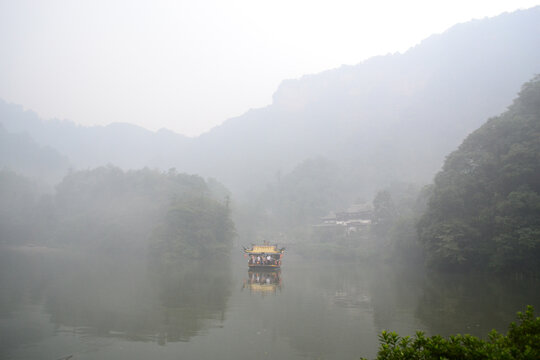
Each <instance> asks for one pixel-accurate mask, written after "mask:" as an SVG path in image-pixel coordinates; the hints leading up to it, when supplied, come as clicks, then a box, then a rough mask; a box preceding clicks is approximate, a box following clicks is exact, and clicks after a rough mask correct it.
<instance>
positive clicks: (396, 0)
mask: <svg viewBox="0 0 540 360" xmlns="http://www.w3.org/2000/svg"><path fill="white" fill-rule="evenodd" d="M537 4H540V0H504V1H502V0H491V1H476V0H467V1H463V0H451V1H437V0H408V1H402V0H377V1H375V0H373V1H361V0H356V1H345V0H332V1H330V0H327V1H316V0H299V1H295V0H286V1H285V0H272V1H259V0H222V1H219V0H192V1H182V0H177V1H172V0H171V1H167V0H151V1H150V0H149V1H137V0H84V1H83V0H48V1H45V0H34V1H31V0H0V54H1V55H0V98H2V99H4V100H6V101H8V102H13V103H17V104H21V105H23V106H24V107H25V108H28V109H32V110H34V111H36V112H37V113H38V114H39V115H40V116H41V117H43V118H53V117H54V118H59V119H69V120H72V121H75V122H77V123H80V124H84V125H97V124H100V125H106V124H109V123H111V122H116V121H120V122H129V123H133V124H137V125H140V126H143V127H145V128H147V129H151V130H157V129H160V128H168V129H171V130H174V131H176V132H179V133H182V134H186V135H197V134H200V133H201V132H204V131H207V130H209V129H210V128H212V127H214V126H216V125H218V124H220V123H221V122H223V121H224V120H226V119H227V118H230V117H233V116H238V115H241V114H242V113H244V112H246V111H247V110H248V109H250V108H259V107H264V106H266V105H268V104H270V103H271V101H272V94H273V93H274V91H275V90H276V89H277V87H278V85H279V83H280V82H281V81H282V80H284V79H290V78H298V77H301V76H302V75H304V74H309V73H317V72H320V71H323V70H327V69H331V68H335V67H339V66H340V65H342V64H348V65H354V64H357V63H359V62H361V61H362V60H365V59H367V58H369V57H371V56H375V55H384V54H387V53H394V52H404V51H405V50H407V49H408V48H409V47H411V46H413V45H415V44H417V43H419V42H420V41H421V40H423V39H424V38H426V37H428V36H430V35H432V34H434V33H440V32H443V31H444V30H446V29H448V28H449V27H451V26H452V25H454V24H456V23H459V22H465V21H468V20H471V19H479V18H483V17H486V16H489V17H491V16H495V15H498V14H500V13H502V12H505V11H513V10H516V9H525V8H529V7H532V6H535V5H537Z"/></svg>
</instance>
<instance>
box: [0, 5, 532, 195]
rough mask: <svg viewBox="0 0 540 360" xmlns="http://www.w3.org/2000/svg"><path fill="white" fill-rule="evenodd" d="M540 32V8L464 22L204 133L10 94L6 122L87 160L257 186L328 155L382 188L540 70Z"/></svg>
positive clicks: (446, 147) (319, 77)
mask: <svg viewBox="0 0 540 360" xmlns="http://www.w3.org/2000/svg"><path fill="white" fill-rule="evenodd" d="M539 39H540V7H535V8H532V9H529V10H522V11H516V12H513V13H510V14H509V13H505V14H502V15H500V16H497V17H494V18H487V19H482V20H474V21H471V22H467V23H463V24H459V25H456V26H454V27H452V28H450V29H449V30H447V31H446V32H444V33H442V34H439V35H433V36H431V37H429V38H427V39H426V40H424V41H422V42H421V43H420V44H418V45H417V46H415V47H413V48H411V49H410V50H408V51H406V52H405V53H403V54H393V55H386V56H377V57H373V58H370V59H368V60H366V61H364V62H362V63H360V64H358V65H354V66H342V67H340V68H337V69H333V70H329V71H325V72H322V73H320V74H315V75H308V76H304V77H302V78H300V79H297V80H286V81H284V82H283V83H282V84H281V85H280V86H279V88H278V90H277V91H276V93H275V94H274V96H273V103H272V104H271V105H269V106H267V107H265V108H262V109H256V110H250V111H248V112H247V113H245V114H244V115H242V116H239V117H236V118H232V119H229V120H226V121H225V122H224V123H223V124H221V125H220V126H218V127H216V128H214V129H212V130H211V131H209V132H207V133H204V134H202V135H200V136H199V137H197V138H187V137H184V136H181V135H178V134H175V133H172V132H168V131H159V132H151V131H147V130H144V129H142V128H139V127H136V126H133V125H129V124H120V123H118V124H111V125H109V126H105V127H83V126H77V125H75V124H73V123H70V122H59V121H42V120H40V119H39V118H38V117H37V116H36V115H35V114H33V113H29V112H24V111H22V108H17V107H15V106H13V105H7V104H6V103H4V102H0V123H3V125H4V127H5V128H6V130H7V131H9V132H26V133H28V134H29V135H30V136H31V137H32V138H34V139H35V141H36V142H37V143H38V144H40V145H48V146H51V147H53V148H55V149H57V150H58V151H59V152H60V153H62V154H64V155H66V156H68V157H69V159H70V161H71V163H72V165H73V166H74V167H77V168H85V167H95V166H98V165H103V164H107V163H113V164H115V165H118V166H121V167H123V168H140V167H144V166H148V167H157V168H161V169H168V168H171V167H175V168H176V169H177V170H178V171H182V172H191V173H198V174H201V175H203V176H212V177H216V178H218V179H219V180H220V181H222V182H223V183H224V184H226V185H227V186H228V187H229V188H230V189H232V190H233V191H235V192H238V191H240V192H246V191H249V190H257V189H260V188H262V187H264V186H265V184H266V183H268V182H269V181H273V180H275V178H276V174H278V173H280V172H283V173H287V172H289V171H291V170H292V169H293V168H294V167H295V166H296V165H297V164H299V163H300V162H302V161H303V160H305V159H307V158H314V157H318V156H323V157H325V158H328V159H331V160H333V161H335V162H337V163H339V164H340V165H341V166H343V167H345V168H347V169H348V174H349V176H350V177H351V181H352V182H354V183H356V184H357V185H356V186H357V187H358V188H362V189H363V190H362V191H363V192H364V193H373V191H374V190H376V189H377V188H382V187H384V186H385V185H386V184H388V183H390V182H393V181H410V182H421V183H427V182H429V181H430V180H431V178H432V177H433V175H434V174H435V172H436V171H437V170H438V169H439V168H440V166H441V165H442V162H443V160H444V157H445V156H446V155H447V154H448V153H450V152H451V151H452V150H453V149H454V148H456V147H457V146H458V145H459V143H460V142H461V141H462V140H463V139H464V138H465V137H466V136H467V135H468V134H469V133H470V132H472V131H473V130H474V129H476V128H477V127H478V126H480V125H481V124H482V123H483V122H484V121H485V120H486V119H487V118H489V117H491V116H494V115H497V114H499V113H501V112H502V111H504V109H505V108H506V107H507V106H508V105H509V104H511V102H512V99H513V98H514V97H515V96H516V94H517V93H518V91H519V89H520V86H521V84H523V83H524V82H526V81H527V80H529V79H530V78H532V76H533V75H534V74H536V73H540V46H538V45H540V44H539Z"/></svg>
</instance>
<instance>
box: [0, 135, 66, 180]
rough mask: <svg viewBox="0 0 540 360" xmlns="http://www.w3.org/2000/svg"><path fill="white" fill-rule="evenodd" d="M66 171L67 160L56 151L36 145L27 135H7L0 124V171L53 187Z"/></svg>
mask: <svg viewBox="0 0 540 360" xmlns="http://www.w3.org/2000/svg"><path fill="white" fill-rule="evenodd" d="M68 169H69V162H68V159H67V158H66V157H65V156H62V155H61V154H59V153H58V152H57V151H56V150H54V149H52V148H51V147H49V146H40V145H38V144H36V142H35V141H34V140H33V139H32V138H31V137H30V136H29V135H28V134H25V133H22V134H12V133H9V132H7V131H6V130H5V129H4V128H3V127H2V125H1V124H0V170H11V171H14V172H16V173H19V174H21V175H25V176H27V177H30V178H37V179H39V180H40V181H42V182H44V183H46V184H47V185H54V184H55V183H57V182H58V181H60V180H61V179H62V177H64V175H66V173H67V171H68Z"/></svg>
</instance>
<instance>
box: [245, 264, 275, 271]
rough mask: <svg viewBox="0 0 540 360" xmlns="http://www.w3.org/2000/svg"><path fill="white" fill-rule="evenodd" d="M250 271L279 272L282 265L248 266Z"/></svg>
mask: <svg viewBox="0 0 540 360" xmlns="http://www.w3.org/2000/svg"><path fill="white" fill-rule="evenodd" d="M248 266H249V268H250V269H257V270H278V269H279V268H280V267H281V266H280V265H261V264H248Z"/></svg>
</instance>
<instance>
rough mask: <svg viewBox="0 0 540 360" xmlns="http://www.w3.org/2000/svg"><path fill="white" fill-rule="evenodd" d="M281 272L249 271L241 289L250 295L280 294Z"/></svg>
mask: <svg viewBox="0 0 540 360" xmlns="http://www.w3.org/2000/svg"><path fill="white" fill-rule="evenodd" d="M281 281H282V277H281V270H279V269H277V270H249V271H248V274H247V279H244V283H243V285H242V289H247V290H249V292H250V293H252V294H261V295H267V294H277V292H278V291H279V292H281Z"/></svg>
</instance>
